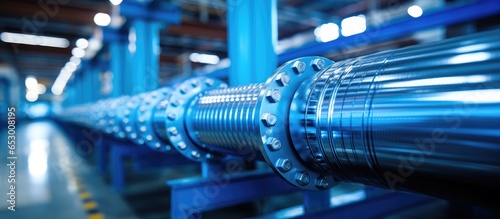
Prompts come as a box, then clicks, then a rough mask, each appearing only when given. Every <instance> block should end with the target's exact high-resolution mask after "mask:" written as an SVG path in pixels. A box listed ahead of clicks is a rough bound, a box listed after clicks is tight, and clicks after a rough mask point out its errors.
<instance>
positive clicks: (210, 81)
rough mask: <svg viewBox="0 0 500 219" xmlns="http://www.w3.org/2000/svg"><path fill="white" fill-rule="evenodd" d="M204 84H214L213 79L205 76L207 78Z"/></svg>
mask: <svg viewBox="0 0 500 219" xmlns="http://www.w3.org/2000/svg"><path fill="white" fill-rule="evenodd" d="M205 84H206V85H207V86H209V87H211V86H214V80H212V79H210V78H207V79H206V80H205Z"/></svg>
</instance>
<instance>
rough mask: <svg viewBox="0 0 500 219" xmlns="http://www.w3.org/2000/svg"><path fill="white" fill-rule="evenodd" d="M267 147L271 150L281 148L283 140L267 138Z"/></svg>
mask: <svg viewBox="0 0 500 219" xmlns="http://www.w3.org/2000/svg"><path fill="white" fill-rule="evenodd" d="M267 147H268V148H269V150H271V151H277V150H279V149H281V141H280V140H278V139H276V138H269V139H268V140H267Z"/></svg>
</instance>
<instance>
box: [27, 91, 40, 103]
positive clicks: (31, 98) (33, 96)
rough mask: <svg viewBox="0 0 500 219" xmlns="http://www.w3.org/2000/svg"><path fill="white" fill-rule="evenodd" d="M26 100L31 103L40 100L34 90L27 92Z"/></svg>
mask: <svg viewBox="0 0 500 219" xmlns="http://www.w3.org/2000/svg"><path fill="white" fill-rule="evenodd" d="M26 100H27V101H29V102H35V101H36V100H38V93H37V92H36V91H34V90H27V91H26Z"/></svg>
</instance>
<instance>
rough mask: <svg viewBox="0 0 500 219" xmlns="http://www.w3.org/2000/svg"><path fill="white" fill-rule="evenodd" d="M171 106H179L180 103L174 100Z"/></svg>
mask: <svg viewBox="0 0 500 219" xmlns="http://www.w3.org/2000/svg"><path fill="white" fill-rule="evenodd" d="M170 104H172V106H174V107H175V106H179V101H178V100H172V102H170Z"/></svg>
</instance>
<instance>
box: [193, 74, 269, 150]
mask: <svg viewBox="0 0 500 219" xmlns="http://www.w3.org/2000/svg"><path fill="white" fill-rule="evenodd" d="M262 86H263V85H262V84H251V85H246V86H239V87H232V88H226V89H216V90H211V91H207V92H205V93H203V95H202V96H201V97H199V99H198V100H196V101H195V103H194V104H193V105H192V107H191V109H190V110H191V111H190V112H189V116H188V117H187V118H188V120H189V121H187V124H191V125H192V128H193V129H191V130H195V132H192V133H190V135H191V138H192V139H194V140H195V141H196V142H197V143H198V144H200V145H202V146H203V147H205V148H208V149H209V150H212V151H217V152H221V153H226V154H234V155H240V156H241V155H242V154H257V155H258V157H261V154H260V152H259V148H258V147H257V145H258V143H259V142H260V141H261V140H260V134H259V131H258V125H256V124H255V121H256V119H257V120H258V112H259V108H258V107H257V103H258V98H259V94H260V93H261V91H262V89H263V88H262ZM249 152H254V153H249Z"/></svg>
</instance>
